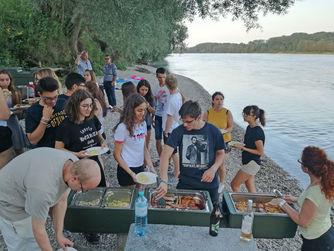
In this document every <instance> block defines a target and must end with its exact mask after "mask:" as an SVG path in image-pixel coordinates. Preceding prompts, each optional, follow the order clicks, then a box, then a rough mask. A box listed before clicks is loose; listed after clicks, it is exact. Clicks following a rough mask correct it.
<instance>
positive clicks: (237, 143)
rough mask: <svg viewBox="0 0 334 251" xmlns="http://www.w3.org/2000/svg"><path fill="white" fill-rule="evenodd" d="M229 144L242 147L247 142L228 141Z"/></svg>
mask: <svg viewBox="0 0 334 251" xmlns="http://www.w3.org/2000/svg"><path fill="white" fill-rule="evenodd" d="M228 145H229V146H236V147H242V146H244V145H245V144H244V143H241V142H238V141H230V142H229V143H228Z"/></svg>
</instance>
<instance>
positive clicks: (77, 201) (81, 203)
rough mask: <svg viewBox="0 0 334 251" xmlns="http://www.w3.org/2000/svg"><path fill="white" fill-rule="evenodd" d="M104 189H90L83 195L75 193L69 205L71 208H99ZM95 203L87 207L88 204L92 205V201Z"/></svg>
mask: <svg viewBox="0 0 334 251" xmlns="http://www.w3.org/2000/svg"><path fill="white" fill-rule="evenodd" d="M104 191H105V190H104V187H97V188H94V189H90V190H88V191H87V192H85V193H82V192H81V191H79V192H76V193H75V194H74V195H73V199H72V201H71V203H70V206H71V207H92V208H98V207H100V206H101V201H102V198H103V195H104ZM94 200H95V201H97V202H96V203H94V205H89V203H92V202H93V201H94Z"/></svg>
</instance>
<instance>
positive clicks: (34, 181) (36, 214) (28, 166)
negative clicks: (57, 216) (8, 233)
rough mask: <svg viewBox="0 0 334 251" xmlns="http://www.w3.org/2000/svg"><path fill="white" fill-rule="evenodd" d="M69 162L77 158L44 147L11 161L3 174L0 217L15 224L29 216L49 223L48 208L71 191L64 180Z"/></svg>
mask: <svg viewBox="0 0 334 251" xmlns="http://www.w3.org/2000/svg"><path fill="white" fill-rule="evenodd" d="M67 160H72V161H73V162H74V161H77V160H78V158H77V157H75V156H74V155H73V154H71V153H68V152H65V151H61V150H57V149H52V148H47V147H42V148H35V149H33V150H30V151H27V152H25V153H23V154H21V155H19V156H17V157H16V158H15V159H13V160H12V161H10V162H9V163H8V164H7V165H6V166H4V167H3V168H2V169H1V171H0V215H1V216H2V217H3V218H5V219H7V220H9V221H13V222H14V221H19V220H22V219H25V218H27V217H29V216H32V217H33V218H35V219H38V220H46V218H47V216H48V213H49V208H50V207H52V206H54V205H55V204H57V202H58V201H59V200H60V199H61V198H62V196H63V195H64V193H65V192H66V190H68V189H69V188H68V186H67V185H66V184H65V182H64V179H63V167H64V164H65V162H66V161H67Z"/></svg>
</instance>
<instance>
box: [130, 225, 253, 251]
mask: <svg viewBox="0 0 334 251" xmlns="http://www.w3.org/2000/svg"><path fill="white" fill-rule="evenodd" d="M239 236H240V229H232V228H220V229H219V234H218V236H216V237H212V236H210V235H209V226H208V227H198V226H179V225H162V224H149V225H148V231H147V234H146V235H145V236H142V237H138V236H136V235H135V233H134V224H131V226H130V230H129V233H128V238H127V241H126V246H125V249H124V250H126V251H132V250H133V251H135V250H141V251H142V250H147V251H151V250H212V251H214V250H217V251H218V250H219V251H223V250H247V251H252V250H258V249H257V247H256V244H255V241H254V240H253V239H252V240H251V241H250V242H244V241H241V240H240V238H239Z"/></svg>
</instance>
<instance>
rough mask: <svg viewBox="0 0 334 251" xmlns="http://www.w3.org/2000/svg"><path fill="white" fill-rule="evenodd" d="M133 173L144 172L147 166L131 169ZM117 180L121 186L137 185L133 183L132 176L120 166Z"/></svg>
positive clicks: (118, 166)
mask: <svg viewBox="0 0 334 251" xmlns="http://www.w3.org/2000/svg"><path fill="white" fill-rule="evenodd" d="M130 169H131V171H132V172H134V173H135V174H137V173H140V172H144V170H145V166H144V165H142V166H139V167H130ZM117 180H118V184H119V185H120V186H132V185H135V184H136V183H135V182H134V181H133V179H132V177H131V175H130V174H128V173H127V172H126V171H125V170H124V169H123V168H122V167H121V166H120V165H117Z"/></svg>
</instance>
